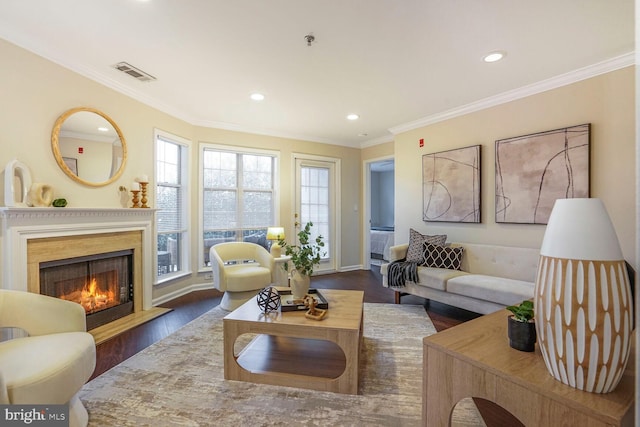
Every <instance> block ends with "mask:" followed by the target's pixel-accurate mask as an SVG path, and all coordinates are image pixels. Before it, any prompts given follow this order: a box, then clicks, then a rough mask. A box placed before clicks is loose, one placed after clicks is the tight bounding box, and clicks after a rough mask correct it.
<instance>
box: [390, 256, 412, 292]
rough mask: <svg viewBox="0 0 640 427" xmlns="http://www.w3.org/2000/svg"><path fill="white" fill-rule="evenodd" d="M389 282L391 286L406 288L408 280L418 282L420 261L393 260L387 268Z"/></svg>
mask: <svg viewBox="0 0 640 427" xmlns="http://www.w3.org/2000/svg"><path fill="white" fill-rule="evenodd" d="M387 275H388V276H387V277H388V278H387V284H388V286H389V287H390V288H404V286H405V283H406V281H407V280H408V281H410V282H415V283H418V282H419V279H418V263H417V262H412V261H393V262H392V263H391V264H389V269H388V270H387Z"/></svg>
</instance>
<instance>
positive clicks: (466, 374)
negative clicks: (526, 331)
mask: <svg viewBox="0 0 640 427" xmlns="http://www.w3.org/2000/svg"><path fill="white" fill-rule="evenodd" d="M508 315H509V312H508V311H507V310H501V311H498V312H496V313H493V314H489V315H486V316H483V317H479V318H477V319H474V320H471V321H469V322H466V323H463V324H461V325H458V326H455V327H453V328H451V329H447V330H445V331H442V332H439V333H437V334H435V335H431V336H429V337H426V338H424V341H423V345H424V358H423V363H424V366H423V375H424V379H423V380H424V382H423V385H422V388H423V395H422V422H423V425H425V426H429V427H441V426H448V425H449V420H450V415H451V411H452V410H453V408H454V406H455V405H456V403H457V402H458V401H460V400H461V399H463V398H465V397H479V398H483V399H486V400H489V401H491V402H494V403H496V404H497V405H499V406H501V407H502V408H504V409H506V410H507V411H509V412H510V413H511V414H512V415H514V416H515V417H516V418H518V419H519V420H520V421H521V422H522V423H523V424H524V425H525V426H557V425H564V426H581V427H582V426H584V427H587V426H588V427H596V426H598V427H599V426H633V425H634V392H635V390H634V382H635V366H634V365H635V350H636V348H635V347H636V345H635V340H634V342H633V344H632V348H631V354H630V356H629V363H628V365H627V369H626V371H625V373H624V376H623V378H622V380H621V381H620V384H619V385H618V387H617V388H616V389H615V390H614V391H613V392H611V393H607V394H596V393H588V392H584V391H580V390H576V389H574V388H572V387H569V386H567V385H564V384H562V383H561V382H560V381H557V380H555V379H554V378H553V377H551V375H550V374H549V372H548V371H547V368H546V366H545V364H544V360H543V359H542V354H541V353H540V349H539V348H538V346H537V345H536V351H535V352H533V353H526V352H521V351H518V350H514V349H512V348H511V347H509V339H508V337H507V317H508Z"/></svg>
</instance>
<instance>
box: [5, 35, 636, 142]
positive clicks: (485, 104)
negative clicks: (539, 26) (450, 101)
mask: <svg viewBox="0 0 640 427" xmlns="http://www.w3.org/2000/svg"><path fill="white" fill-rule="evenodd" d="M0 38H3V39H4V40H7V41H9V42H10V43H13V44H15V45H17V46H19V47H21V48H23V49H26V50H28V51H30V52H32V53H34V54H36V55H38V56H40V57H42V58H45V59H47V60H49V61H51V62H53V63H55V64H58V65H60V66H61V67H64V68H67V69H69V70H71V71H73V72H76V73H78V74H80V75H82V76H84V77H86V78H88V79H90V80H92V81H95V82H97V83H100V84H102V85H104V86H106V87H108V88H110V89H113V90H115V91H116V92H119V93H121V94H123V95H126V96H128V97H129V98H132V99H134V100H136V101H139V102H141V103H143V104H145V105H148V106H149V107H152V108H155V109H157V110H159V111H161V112H163V113H166V114H169V115H170V116H172V117H175V118H177V119H180V120H183V121H185V122H187V123H189V124H191V125H193V126H202V127H207V128H215V129H223V130H229V131H235V132H244V133H249V134H257V135H266V136H272V137H276V138H286V139H296V140H303V141H310V142H318V143H322V144H332V145H339V146H344V147H351V148H366V147H372V146H375V145H379V144H384V143H387V142H391V141H393V140H394V136H395V135H397V134H399V133H403V132H407V131H410V130H413V129H417V128H420V127H424V126H428V125H431V124H434V123H438V122H442V121H444V120H449V119H452V118H455V117H459V116H462V115H465V114H469V113H473V112H476V111H480V110H484V109H486V108H490V107H494V106H497V105H500V104H504V103H507V102H510V101H514V100H517V99H521V98H525V97H527V96H531V95H535V94H538V93H542V92H545V91H548V90H552V89H556V88H558V87H562V86H566V85H569V84H572V83H576V82H579V81H581V80H586V79H589V78H591V77H595V76H598V75H600V74H605V73H608V72H611V71H615V70H618V69H622V68H626V67H629V66H632V65H634V64H635V52H629V53H626V54H624V55H620V56H617V57H615V58H612V59H610V60H607V61H602V62H599V63H597V64H593V65H590V66H587V67H583V68H580V69H578V70H575V71H571V72H568V73H565V74H561V75H559V76H556V77H552V78H550V79H547V80H543V81H541V82H537V83H533V84H530V85H527V86H524V87H521V88H518V89H514V90H511V91H508V92H504V93H502V94H499V95H496V96H492V97H489V98H485V99H482V100H479V101H476V102H472V103H470V104H467V105H463V106H461V107H456V108H453V109H450V110H447V111H443V112H440V113H436V114H433V115H430V116H426V117H424V118H421V119H418V120H414V121H411V122H408V123H404V124H400V125H397V126H394V127H391V128H389V129H388V131H389V132H391V135H383V136H380V137H378V138H374V139H371V140H368V141H364V142H362V143H360V144H358V143H347V142H344V141H335V140H332V139H329V138H318V137H312V136H308V135H300V134H294V133H288V132H281V131H276V130H273V129H267V128H252V127H248V126H243V125H239V124H234V123H226V122H217V121H209V120H201V119H198V118H195V117H192V116H189V115H187V114H185V113H184V112H183V111H180V110H178V109H176V108H174V107H171V106H169V105H167V104H165V103H163V102H161V101H159V100H157V99H156V98H153V97H150V96H147V95H145V94H143V93H141V92H139V91H136V90H134V89H131V88H129V87H127V86H125V85H123V84H122V83H120V82H119V81H117V80H116V79H114V78H111V77H110V76H107V75H105V74H102V73H98V72H95V71H94V70H91V69H89V68H88V67H85V66H84V65H82V64H80V63H78V62H77V61H75V60H73V58H69V57H65V56H60V55H52V54H50V52H48V51H45V50H44V49H42V48H40V47H38V46H37V44H36V43H33V41H32V40H29V39H28V38H20V37H15V35H13V34H7V32H6V31H2V29H0ZM114 72H115V71H114ZM140 84H153V82H140Z"/></svg>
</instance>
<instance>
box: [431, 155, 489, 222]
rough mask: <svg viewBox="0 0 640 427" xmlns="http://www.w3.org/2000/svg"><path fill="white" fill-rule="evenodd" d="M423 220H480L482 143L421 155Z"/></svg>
mask: <svg viewBox="0 0 640 427" xmlns="http://www.w3.org/2000/svg"><path fill="white" fill-rule="evenodd" d="M422 198H423V205H422V220H423V221H430V222H475V223H479V222H480V145H474V146H471V147H465V148H458V149H455V150H449V151H442V152H439V153H432V154H425V155H424V156H422Z"/></svg>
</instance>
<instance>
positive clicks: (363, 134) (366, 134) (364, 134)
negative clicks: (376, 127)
mask: <svg viewBox="0 0 640 427" xmlns="http://www.w3.org/2000/svg"><path fill="white" fill-rule="evenodd" d="M358 136H362V137H364V136H369V134H368V133H364V132H363V133H359V134H358Z"/></svg>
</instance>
